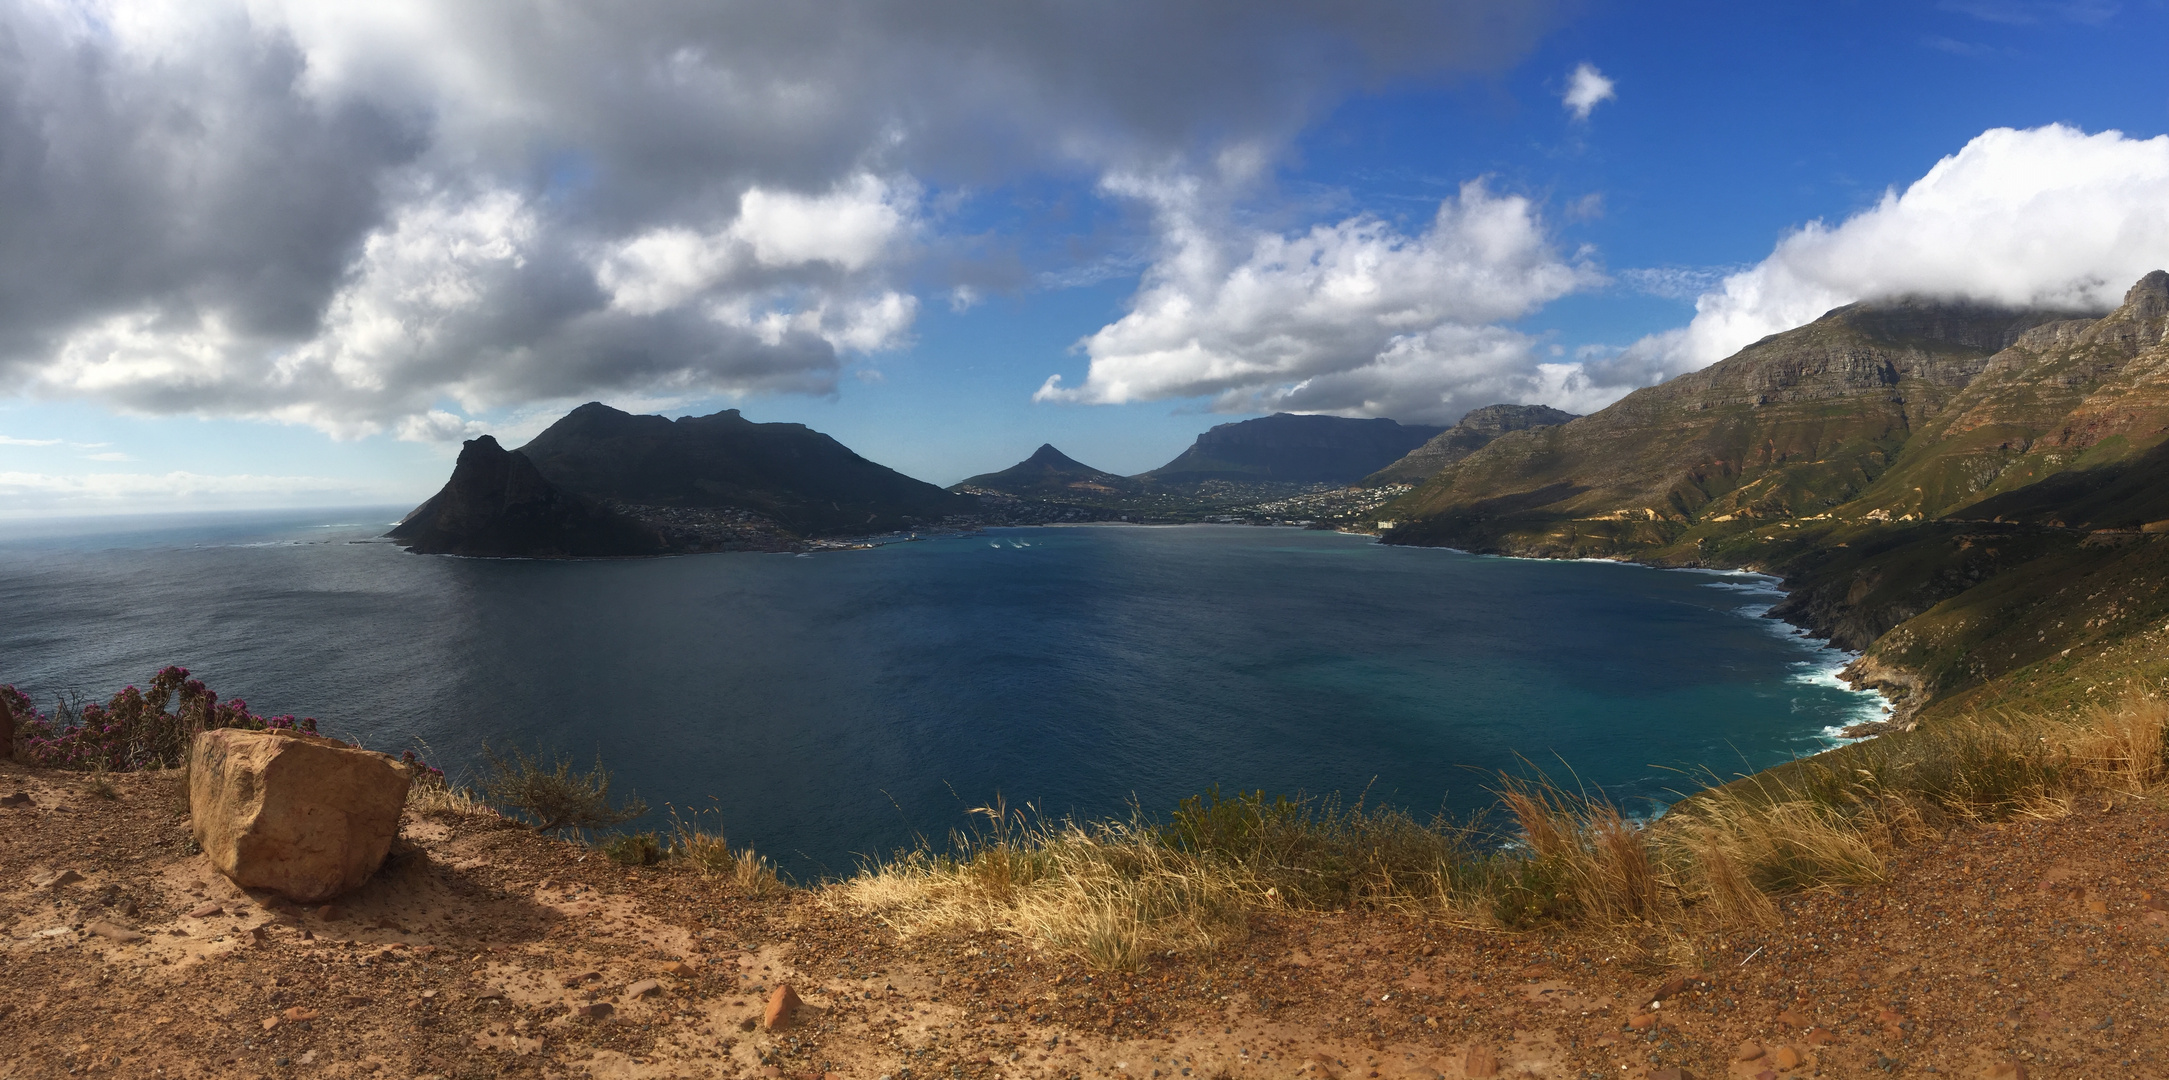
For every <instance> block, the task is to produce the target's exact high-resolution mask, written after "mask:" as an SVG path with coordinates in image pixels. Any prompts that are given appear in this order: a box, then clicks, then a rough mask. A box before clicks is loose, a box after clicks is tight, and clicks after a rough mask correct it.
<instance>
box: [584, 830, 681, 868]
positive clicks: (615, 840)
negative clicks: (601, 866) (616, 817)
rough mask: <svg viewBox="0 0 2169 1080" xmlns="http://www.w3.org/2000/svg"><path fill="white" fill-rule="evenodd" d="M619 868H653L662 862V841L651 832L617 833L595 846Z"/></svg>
mask: <svg viewBox="0 0 2169 1080" xmlns="http://www.w3.org/2000/svg"><path fill="white" fill-rule="evenodd" d="M596 846H597V847H600V848H601V849H602V853H603V854H604V855H607V856H609V858H610V861H611V862H614V863H617V864H618V865H620V866H654V865H655V864H656V863H659V862H662V861H663V855H664V851H663V841H662V838H661V837H658V836H656V835H655V834H654V833H652V832H640V833H619V834H617V835H615V836H608V837H604V838H603V841H602V843H600V844H598V845H596Z"/></svg>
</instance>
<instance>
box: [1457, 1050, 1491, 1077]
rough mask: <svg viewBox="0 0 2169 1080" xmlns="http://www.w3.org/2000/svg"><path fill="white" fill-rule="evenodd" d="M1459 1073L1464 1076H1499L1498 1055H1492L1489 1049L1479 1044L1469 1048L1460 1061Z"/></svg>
mask: <svg viewBox="0 0 2169 1080" xmlns="http://www.w3.org/2000/svg"><path fill="white" fill-rule="evenodd" d="M1461 1072H1462V1074H1463V1075H1465V1076H1497V1075H1499V1055H1497V1054H1494V1053H1492V1052H1491V1048H1490V1047H1488V1046H1484V1045H1482V1044H1480V1043H1479V1044H1477V1045H1474V1046H1471V1047H1469V1052H1468V1054H1467V1055H1465V1056H1463V1057H1462V1059H1461Z"/></svg>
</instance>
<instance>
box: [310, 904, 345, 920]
mask: <svg viewBox="0 0 2169 1080" xmlns="http://www.w3.org/2000/svg"><path fill="white" fill-rule="evenodd" d="M316 917H317V918H319V919H322V920H324V921H325V922H338V921H339V920H340V919H343V918H346V912H343V911H340V910H339V905H337V904H325V905H324V906H323V907H320V908H317V909H316Z"/></svg>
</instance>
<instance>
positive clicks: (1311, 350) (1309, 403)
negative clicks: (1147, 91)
mask: <svg viewBox="0 0 2169 1080" xmlns="http://www.w3.org/2000/svg"><path fill="white" fill-rule="evenodd" d="M1109 186H1110V188H1111V189H1112V190H1114V191H1116V192H1118V193H1121V194H1127V195H1131V196H1133V197H1136V198H1140V199H1143V200H1146V201H1147V202H1149V203H1150V204H1151V205H1152V206H1153V207H1154V209H1155V212H1156V216H1157V223H1158V228H1159V230H1160V233H1161V237H1162V240H1161V251H1160V254H1159V257H1158V259H1157V260H1156V261H1155V262H1154V263H1153V265H1152V266H1151V267H1150V268H1149V269H1148V270H1147V271H1146V272H1145V276H1144V281H1143V283H1142V285H1141V286H1140V288H1139V290H1138V292H1137V295H1136V296H1135V297H1133V298H1132V300H1131V302H1130V312H1129V314H1127V315H1125V316H1124V317H1123V318H1122V319H1120V320H1119V321H1117V322H1114V323H1111V324H1109V325H1107V326H1105V327H1102V328H1101V329H1100V330H1099V331H1098V332H1097V333H1094V334H1093V335H1091V336H1090V337H1088V338H1086V339H1085V340H1084V341H1083V342H1081V343H1080V346H1081V348H1082V349H1083V351H1084V352H1085V353H1086V355H1087V356H1089V357H1090V358H1091V367H1090V369H1089V371H1088V372H1087V374H1086V376H1085V380H1084V382H1083V383H1082V384H1081V385H1078V386H1076V387H1064V386H1063V385H1062V381H1061V377H1060V376H1055V377H1051V378H1049V379H1048V380H1047V382H1046V384H1045V385H1044V386H1042V387H1041V388H1040V390H1039V392H1038V394H1037V395H1035V397H1036V399H1037V400H1042V401H1073V402H1084V403H1095V404H1111V403H1121V402H1127V401H1141V400H1153V399H1159V398H1170V397H1196V396H1201V395H1212V396H1213V398H1214V403H1213V404H1214V407H1215V408H1216V409H1220V410H1222V411H1233V412H1250V411H1259V410H1264V409H1289V410H1301V411H1309V412H1338V413H1349V414H1362V415H1381V414H1388V413H1390V414H1391V415H1393V416H1394V417H1395V418H1397V419H1406V420H1422V419H1437V418H1441V417H1449V416H1453V415H1458V413H1459V412H1461V411H1465V410H1466V409H1468V408H1470V407H1472V406H1476V405H1485V404H1491V403H1492V402H1493V401H1494V400H1503V399H1504V398H1503V397H1492V398H1489V399H1484V400H1476V399H1482V398H1485V395H1504V397H1512V396H1514V395H1515V393H1516V391H1515V390H1513V389H1512V388H1513V387H1515V386H1525V385H1528V379H1529V378H1530V377H1531V373H1532V372H1533V370H1534V367H1533V361H1532V360H1531V355H1532V353H1531V350H1532V344H1531V341H1530V339H1528V338H1527V337H1526V336H1524V335H1521V334H1519V333H1516V332H1514V331H1511V330H1507V329H1504V328H1501V327H1498V326H1495V325H1491V324H1495V323H1497V322H1500V321H1502V320H1508V319H1513V318H1517V317H1519V316H1521V315H1524V314H1527V313H1528V312H1530V311H1532V310H1534V309H1535V308H1537V307H1538V306H1540V305H1542V304H1544V303H1546V302H1549V301H1551V300H1554V299H1556V298H1558V297H1560V296H1564V295H1566V294H1567V293H1569V292H1572V291H1574V290H1576V289H1579V288H1583V287H1586V286H1589V285H1593V284H1596V283H1598V282H1600V281H1602V280H1603V278H1602V276H1601V275H1600V274H1599V273H1597V271H1596V270H1595V269H1594V268H1592V267H1590V266H1589V265H1587V264H1586V263H1582V262H1569V261H1567V260H1565V259H1563V258H1561V257H1560V255H1559V254H1558V253H1557V252H1556V251H1555V250H1554V249H1553V248H1552V245H1551V243H1550V241H1549V239H1548V237H1547V236H1546V234H1545V231H1544V228H1543V224H1542V222H1541V221H1540V220H1538V217H1537V214H1536V210H1535V207H1534V206H1533V205H1532V204H1531V203H1530V201H1529V200H1528V199H1526V198H1523V197H1521V196H1516V195H1498V194H1494V193H1492V192H1491V191H1490V190H1489V189H1488V188H1486V186H1485V185H1484V184H1483V183H1482V182H1480V181H1474V182H1470V183H1468V184H1465V185H1463V186H1462V188H1461V191H1460V193H1459V194H1458V195H1457V196H1455V197H1453V198H1449V199H1446V200H1444V201H1442V202H1441V203H1440V204H1439V207H1438V212H1437V213H1436V215H1435V216H1434V217H1433V218H1432V220H1431V221H1430V222H1428V223H1427V225H1426V228H1425V229H1424V230H1423V231H1422V232H1420V233H1416V234H1413V235H1411V234H1408V233H1405V232H1402V231H1401V230H1400V229H1398V228H1396V227H1395V226H1393V225H1392V224H1391V223H1389V222H1386V221H1383V220H1381V219H1378V218H1375V217H1370V216H1358V217H1352V218H1348V219H1346V220H1344V221H1341V222H1338V223H1336V224H1332V225H1319V226H1317V227H1315V228H1313V229H1311V230H1309V231H1308V232H1305V233H1298V234H1295V235H1292V236H1284V235H1281V234H1278V233H1260V232H1256V231H1251V230H1244V229H1240V228H1236V227H1233V226H1231V225H1229V224H1228V223H1227V221H1226V214H1225V213H1224V212H1223V211H1222V210H1220V209H1219V208H1218V207H1217V206H1216V205H1215V204H1214V202H1213V200H1212V199H1211V198H1210V196H1209V194H1208V193H1207V191H1206V190H1205V188H1204V185H1203V184H1201V182H1199V181H1198V180H1196V179H1194V178H1175V179H1146V178H1139V177H1128V178H1122V179H1118V180H1116V181H1113V182H1111V183H1110V185H1109ZM1515 372H1519V374H1518V375H1517V374H1514V373H1515ZM1516 380H1520V381H1518V382H1517V381H1516Z"/></svg>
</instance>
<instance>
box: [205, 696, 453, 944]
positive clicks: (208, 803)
mask: <svg viewBox="0 0 2169 1080" xmlns="http://www.w3.org/2000/svg"><path fill="white" fill-rule="evenodd" d="M188 769H189V771H188V814H189V829H190V831H191V833H192V834H193V835H194V836H195V839H196V843H197V845H198V846H200V847H201V848H202V849H203V853H204V856H205V857H206V858H208V859H209V860H210V862H211V865H212V867H214V868H215V869H217V870H218V872H219V873H221V874H224V875H225V876H226V877H227V878H228V879H230V880H232V881H233V883H234V884H236V885H239V886H241V887H242V888H244V889H268V890H270V891H272V892H275V893H278V894H279V895H281V896H284V897H287V898H288V899H291V900H296V901H300V902H302V903H316V902H319V901H323V900H328V899H330V898H332V897H334V896H338V895H339V894H341V893H344V892H349V891H351V890H353V889H355V888H358V887H359V886H360V885H361V884H362V883H363V882H365V881H367V880H369V876H370V875H371V874H374V873H376V871H377V868H378V867H379V866H381V865H383V863H384V856H385V855H386V854H387V853H389V852H390V850H391V846H392V839H393V837H395V836H397V835H398V832H399V814H400V810H401V809H402V808H403V807H404V806H405V805H406V801H407V786H408V784H409V782H410V777H409V775H408V773H407V770H406V768H405V767H403V766H402V765H400V763H398V762H397V761H394V760H392V759H391V758H389V757H386V756H385V755H383V754H377V753H371V752H369V751H366V750H359V749H356V748H354V747H351V746H348V745H347V744H345V743H342V742H340V741H338V740H336V739H328V738H324V737H322V736H318V735H306V734H298V733H287V732H276V731H245V730H240V729H237V728H216V729H213V730H210V731H205V732H201V733H199V734H198V735H197V736H196V739H195V742H194V744H193V745H192V746H191V747H190V752H189V759H188Z"/></svg>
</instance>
